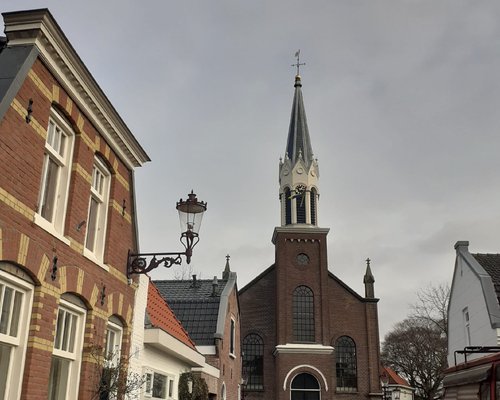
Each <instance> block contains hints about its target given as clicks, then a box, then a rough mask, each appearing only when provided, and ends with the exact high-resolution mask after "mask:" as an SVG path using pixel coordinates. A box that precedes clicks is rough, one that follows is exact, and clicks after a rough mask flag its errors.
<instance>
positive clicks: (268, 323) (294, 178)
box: [239, 75, 381, 400]
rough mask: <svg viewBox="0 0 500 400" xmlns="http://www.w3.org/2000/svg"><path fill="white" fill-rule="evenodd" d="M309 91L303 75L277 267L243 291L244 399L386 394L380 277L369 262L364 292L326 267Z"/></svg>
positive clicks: (349, 399) (276, 237)
mask: <svg viewBox="0 0 500 400" xmlns="http://www.w3.org/2000/svg"><path fill="white" fill-rule="evenodd" d="M301 88H302V83H301V78H300V76H299V75H297V76H296V78H295V95H294V99H293V105H292V114H291V120H290V128H289V133H288V140H287V145H286V153H285V157H284V159H283V160H281V161H280V168H279V183H280V202H281V226H280V227H277V228H275V230H274V234H273V238H272V241H273V243H274V245H275V249H276V250H275V263H274V264H273V265H272V266H271V267H269V268H268V269H266V270H265V271H264V272H263V273H261V274H260V275H259V276H257V277H256V278H255V279H254V280H252V281H251V282H250V283H249V284H248V285H246V286H245V287H244V288H242V289H241V290H240V292H239V301H240V310H241V321H242V322H241V338H242V352H243V375H244V376H243V379H244V380H246V382H247V384H246V385H245V387H244V389H245V393H244V395H245V396H244V397H245V399H246V400H250V399H252V400H253V399H266V400H271V399H274V400H285V399H286V400H289V399H292V400H299V399H300V400H302V399H308V400H315V399H318V400H319V399H320V398H321V399H345V400H354V399H367V398H380V397H381V388H380V380H379V333H378V316H377V302H378V299H376V298H375V297H374V286H373V285H374V278H373V275H372V273H371V271H370V265H369V263H368V265H367V268H366V274H365V276H364V283H365V296H364V297H363V296H361V295H359V294H357V293H356V292H354V291H353V290H352V289H351V288H349V287H348V286H347V285H346V284H345V283H343V282H342V281H341V280H340V279H339V278H338V277H337V276H335V275H334V274H333V273H332V272H330V271H329V270H328V263H327V234H328V231H329V229H325V228H320V227H318V217H317V215H318V199H319V187H318V178H319V169H318V162H317V160H316V159H314V157H313V152H312V146H311V140H310V137H309V132H308V127H307V120H306V115H305V111H304V104H303V98H302V89H301Z"/></svg>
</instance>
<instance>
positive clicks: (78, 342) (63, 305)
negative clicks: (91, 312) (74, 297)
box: [49, 298, 87, 400]
mask: <svg viewBox="0 0 500 400" xmlns="http://www.w3.org/2000/svg"><path fill="white" fill-rule="evenodd" d="M60 311H62V312H63V313H64V314H63V315H65V316H66V315H70V316H74V317H75V318H74V320H73V322H74V323H75V325H74V329H72V330H73V332H74V335H73V336H72V335H68V339H70V342H71V340H73V345H72V346H71V345H70V346H71V347H73V348H72V349H67V348H66V349H65V348H57V347H58V343H60V345H61V347H67V343H65V337H64V333H62V336H58V333H59V328H60V327H61V326H62V322H60V321H59V317H60V315H61V313H60ZM86 314H87V311H86V310H85V309H84V308H83V307H80V306H78V305H76V304H74V303H72V302H70V301H68V300H65V299H63V298H62V299H61V300H60V303H59V309H58V312H57V319H56V327H55V333H56V334H55V336H54V349H53V351H52V362H53V361H54V358H55V357H57V358H60V359H63V360H66V361H68V362H69V367H68V372H67V377H66V389H65V390H64V393H59V395H58V396H57V395H56V397H55V398H56V399H57V400H59V399H61V400H62V399H76V398H77V397H78V388H79V381H80V368H81V364H82V349H83V338H84V332H85V317H86ZM58 338H60V340H57V339H58ZM51 370H52V367H51ZM51 385H52V382H50V381H49V395H50V387H51Z"/></svg>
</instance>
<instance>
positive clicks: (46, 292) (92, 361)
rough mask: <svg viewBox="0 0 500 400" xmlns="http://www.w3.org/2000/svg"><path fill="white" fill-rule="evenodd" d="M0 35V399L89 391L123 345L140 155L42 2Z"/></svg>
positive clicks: (10, 20)
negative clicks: (101, 357)
mask: <svg viewBox="0 0 500 400" xmlns="http://www.w3.org/2000/svg"><path fill="white" fill-rule="evenodd" d="M3 18H4V22H5V34H6V37H5V38H1V39H0V171H1V173H0V311H1V312H0V315H1V317H0V398H2V399H3V398H4V399H9V400H17V399H30V400H45V399H76V398H79V399H90V398H91V397H92V396H93V395H94V394H95V391H96V390H97V389H98V387H99V384H100V379H101V377H100V376H99V371H98V368H96V363H97V361H96V357H95V354H94V352H95V351H96V349H99V348H105V349H107V350H108V351H110V352H111V351H112V352H113V353H114V354H115V355H117V353H119V352H121V354H125V355H126V354H127V353H128V352H129V340H130V330H131V323H132V315H133V304H134V290H135V289H134V287H133V286H131V285H128V282H127V278H126V261H127V251H128V250H129V249H133V250H135V249H136V244H137V242H136V241H137V236H136V221H135V204H134V181H133V173H134V172H133V171H134V168H136V167H139V166H140V165H142V164H143V163H145V162H147V161H149V159H148V156H147V154H146V153H145V152H144V150H143V149H142V148H141V146H140V145H139V143H138V142H137V140H136V139H135V138H134V136H133V135H132V133H131V132H130V130H129V129H128V127H127V126H126V125H125V123H124V121H123V120H122V119H121V117H120V116H119V115H118V113H117V112H116V110H115V109H114V107H113V106H112V104H111V103H110V101H109V100H108V99H107V97H106V96H105V94H104V93H103V91H102V90H101V89H100V87H99V86H98V84H97V82H96V81H95V80H94V78H93V77H92V75H91V74H90V72H89V71H88V69H87V68H86V67H85V65H84V64H83V62H82V60H81V59H80V58H79V56H78V54H77V53H76V51H75V49H74V48H73V47H72V46H71V44H70V43H69V42H68V40H67V38H66V37H65V35H64V33H63V32H62V30H61V28H60V27H59V26H58V25H57V23H56V22H55V20H54V18H53V17H52V15H51V14H50V12H49V11H48V10H46V9H41V10H32V11H21V12H9V13H4V14H3Z"/></svg>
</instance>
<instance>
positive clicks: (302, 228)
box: [271, 224, 330, 244]
mask: <svg viewBox="0 0 500 400" xmlns="http://www.w3.org/2000/svg"><path fill="white" fill-rule="evenodd" d="M328 232H330V228H318V227H317V226H314V225H305V224H295V225H287V226H277V227H276V228H274V232H273V237H272V239H271V240H272V242H273V244H276V237H277V236H278V234H279V233H292V234H301V235H302V234H306V235H309V234H311V233H313V234H318V233H319V234H324V235H327V234H328Z"/></svg>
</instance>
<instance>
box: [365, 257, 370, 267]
mask: <svg viewBox="0 0 500 400" xmlns="http://www.w3.org/2000/svg"><path fill="white" fill-rule="evenodd" d="M370 261H371V260H370V259H369V258H367V259H366V266H367V267H369V266H370Z"/></svg>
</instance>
